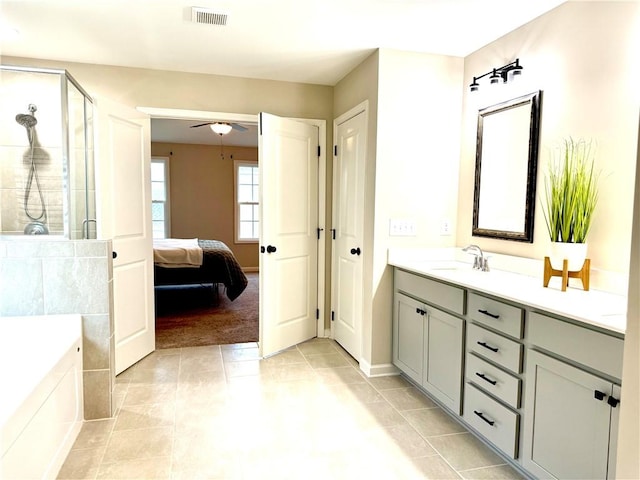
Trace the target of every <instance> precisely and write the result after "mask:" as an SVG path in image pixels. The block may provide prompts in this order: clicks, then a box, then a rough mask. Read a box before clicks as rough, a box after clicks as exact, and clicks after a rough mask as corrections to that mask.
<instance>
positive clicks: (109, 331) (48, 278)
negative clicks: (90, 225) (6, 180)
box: [0, 237, 115, 420]
mask: <svg viewBox="0 0 640 480" xmlns="http://www.w3.org/2000/svg"><path fill="white" fill-rule="evenodd" d="M111 255H112V250H111V242H110V241H103V240H76V241H73V240H41V239H40V238H38V239H33V238H32V237H27V238H25V239H24V240H21V239H12V240H1V239H0V316H25V315H53V314H81V315H82V336H83V339H82V344H83V381H84V415H85V419H87V420H92V419H97V418H107V417H111V416H112V414H113V407H112V402H111V396H112V392H113V386H114V381H115V365H114V355H113V352H114V325H113V313H112V312H113V293H112V292H113V289H112V277H111V272H112V263H111V262H112V260H111ZM34 335H37V332H34Z"/></svg>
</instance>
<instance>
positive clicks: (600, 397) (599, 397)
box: [593, 390, 607, 400]
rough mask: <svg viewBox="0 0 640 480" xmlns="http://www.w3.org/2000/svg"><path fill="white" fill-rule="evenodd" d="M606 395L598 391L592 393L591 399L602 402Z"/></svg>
mask: <svg viewBox="0 0 640 480" xmlns="http://www.w3.org/2000/svg"><path fill="white" fill-rule="evenodd" d="M606 396H607V394H606V393H604V392H601V391H600V390H595V391H594V392H593V398H595V399H596V400H604V397H606Z"/></svg>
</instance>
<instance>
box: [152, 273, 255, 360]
mask: <svg viewBox="0 0 640 480" xmlns="http://www.w3.org/2000/svg"><path fill="white" fill-rule="evenodd" d="M247 279H248V280H249V284H248V285H247V288H246V289H245V291H244V292H242V294H241V295H240V296H239V297H238V298H236V299H235V300H234V301H233V302H232V301H231V300H229V299H228V298H227V297H226V295H225V292H224V285H221V286H220V287H219V288H220V290H219V295H218V296H217V298H216V295H215V293H214V291H213V290H212V288H211V286H203V285H181V286H177V287H156V348H179V347H197V346H202V345H225V344H229V343H245V342H257V341H258V273H248V274H247Z"/></svg>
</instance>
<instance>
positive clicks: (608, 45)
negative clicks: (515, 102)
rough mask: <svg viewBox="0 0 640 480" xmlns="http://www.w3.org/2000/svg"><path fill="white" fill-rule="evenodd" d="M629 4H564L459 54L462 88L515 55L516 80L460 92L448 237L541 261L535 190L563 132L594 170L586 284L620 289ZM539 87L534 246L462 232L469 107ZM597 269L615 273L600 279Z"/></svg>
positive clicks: (629, 160) (470, 143)
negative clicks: (591, 159)
mask: <svg viewBox="0 0 640 480" xmlns="http://www.w3.org/2000/svg"><path fill="white" fill-rule="evenodd" d="M639 9H640V4H639V3H637V2H568V3H566V4H563V5H561V6H560V7H558V8H556V9H555V10H552V11H551V12H550V13H548V14H546V15H543V16H542V17H539V18H538V19H536V20H534V21H532V22H530V23H529V24H527V25H525V26H523V27H521V28H519V29H517V30H515V31H513V32H511V33H509V34H507V35H505V36H504V37H502V38H500V39H499V40H496V41H495V42H493V43H491V44H489V45H487V46H486V47H484V48H482V49H480V50H478V51H477V52H475V53H473V54H471V55H469V56H468V57H466V58H465V63H464V65H465V86H468V85H469V84H470V83H471V81H472V77H473V76H474V75H480V74H482V73H485V72H487V71H489V70H490V69H491V68H493V67H497V66H501V65H504V64H505V63H507V62H509V61H512V60H513V59H515V58H517V57H519V58H520V61H521V64H522V65H523V66H524V72H523V75H522V77H521V79H520V80H519V81H518V82H517V83H513V84H507V85H500V86H497V87H496V88H489V85H488V83H487V82H486V81H484V80H486V79H483V80H481V81H480V82H481V87H480V90H479V91H478V92H474V93H470V92H469V91H468V88H465V89H464V92H465V93H464V116H463V128H462V150H461V158H460V192H459V202H458V226H457V236H456V242H457V244H458V245H460V246H463V245H466V244H468V243H477V244H478V245H480V246H481V247H482V248H483V249H486V250H489V251H494V252H499V253H505V254H511V255H518V256H523V257H530V258H538V259H542V258H543V257H544V256H545V255H548V249H549V246H550V240H549V237H548V234H547V229H546V225H545V222H544V217H543V214H542V208H541V207H540V200H539V198H540V195H541V194H544V183H543V182H544V173H545V170H546V168H547V165H548V162H549V158H550V153H551V150H552V148H553V147H554V145H557V144H558V143H559V142H560V141H561V140H562V139H563V138H565V137H567V136H572V137H574V138H591V139H594V140H595V141H596V142H597V144H598V147H597V159H596V163H597V168H599V169H601V170H602V173H603V174H602V177H601V189H600V202H599V205H598V208H597V211H596V214H595V218H594V221H593V226H592V230H591V233H590V235H589V238H588V243H589V257H590V258H591V265H592V279H591V284H592V286H593V287H594V288H604V287H612V288H614V289H617V290H618V291H621V292H622V293H624V292H625V289H626V280H627V272H628V264H629V249H630V241H631V236H630V235H631V213H632V208H631V206H632V204H633V191H634V184H633V179H634V172H635V168H636V162H635V154H636V139H637V135H638V132H637V121H638V98H640V97H639V96H638V85H640V74H639V70H638V67H637V66H636V64H637V61H638V58H640V46H639V45H638V36H637V33H636V34H635V35H636V37H635V39H634V37H633V36H632V35H634V32H637V31H638V29H639V27H640V25H639V24H638V17H639ZM536 90H542V91H543V95H542V116H541V132H540V134H541V135H540V155H539V164H538V178H537V197H538V198H537V200H536V205H535V210H536V211H535V226H534V241H533V244H523V243H520V242H509V241H504V240H494V239H487V238H482V237H472V236H471V223H472V210H473V181H474V176H473V172H474V167H475V142H476V128H477V111H478V109H479V108H483V107H485V106H488V105H492V104H495V103H498V102H500V101H504V100H507V99H509V98H514V97H516V96H519V95H522V94H526V93H530V92H533V91H536ZM602 270H605V271H610V272H614V274H613V275H605V274H604V273H603V272H602Z"/></svg>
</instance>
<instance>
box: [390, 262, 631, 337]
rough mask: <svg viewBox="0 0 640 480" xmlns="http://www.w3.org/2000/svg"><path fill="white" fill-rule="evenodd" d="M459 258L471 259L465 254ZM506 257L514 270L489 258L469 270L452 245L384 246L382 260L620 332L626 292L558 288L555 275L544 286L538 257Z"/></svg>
mask: <svg viewBox="0 0 640 480" xmlns="http://www.w3.org/2000/svg"><path fill="white" fill-rule="evenodd" d="M458 250H459V249H458ZM502 257H503V258H502V259H501V261H500V262H496V263H499V264H500V266H501V267H502V268H504V266H506V265H507V264H509V263H510V262H509V261H505V258H506V256H502ZM463 258H465V259H466V258H468V259H469V260H470V259H471V257H470V256H468V255H465V257H463ZM512 258H513V262H511V265H512V266H514V267H515V268H514V269H515V270H517V271H516V272H514V271H509V270H506V269H504V270H501V269H498V268H494V267H493V266H492V265H491V264H490V268H491V270H490V271H489V272H481V271H478V270H473V268H472V266H471V263H470V262H465V261H461V260H460V258H459V255H458V254H457V253H456V252H455V251H453V250H452V249H425V250H423V251H418V250H411V249H410V250H405V249H390V250H389V257H388V263H389V265H392V266H394V267H398V268H402V269H403V270H407V271H410V272H414V273H418V274H420V275H424V276H427V277H431V278H433V279H436V280H443V281H446V282H449V283H455V284H457V285H460V286H462V287H465V288H469V289H472V290H475V291H477V292H484V293H488V294H491V295H495V296H498V297H501V298H504V299H506V300H510V301H513V302H517V303H521V304H524V305H528V306H530V307H533V308H536V309H540V310H544V311H547V312H549V313H554V314H557V315H561V316H563V317H567V318H571V319H573V320H577V321H580V322H584V323H588V324H591V325H595V326H597V327H600V328H604V329H606V330H610V331H613V332H617V333H623V334H624V332H625V329H626V324H627V315H626V311H627V299H626V297H624V296H622V295H615V294H612V293H608V292H602V291H597V290H590V291H584V290H582V289H580V288H578V287H569V288H568V289H567V291H565V292H563V291H561V290H560V282H559V278H558V279H556V281H557V282H554V284H552V283H550V284H549V287H548V288H545V287H543V286H542V283H543V279H542V271H543V270H542V266H541V265H542V263H541V262H540V267H539V269H538V268H536V265H537V261H533V262H535V264H533V265H532V264H531V262H528V260H530V259H521V258H518V257H512ZM490 263H491V262H490ZM533 271H537V272H539V275H531V273H532V272H533ZM520 272H526V273H520ZM552 282H553V279H552Z"/></svg>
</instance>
